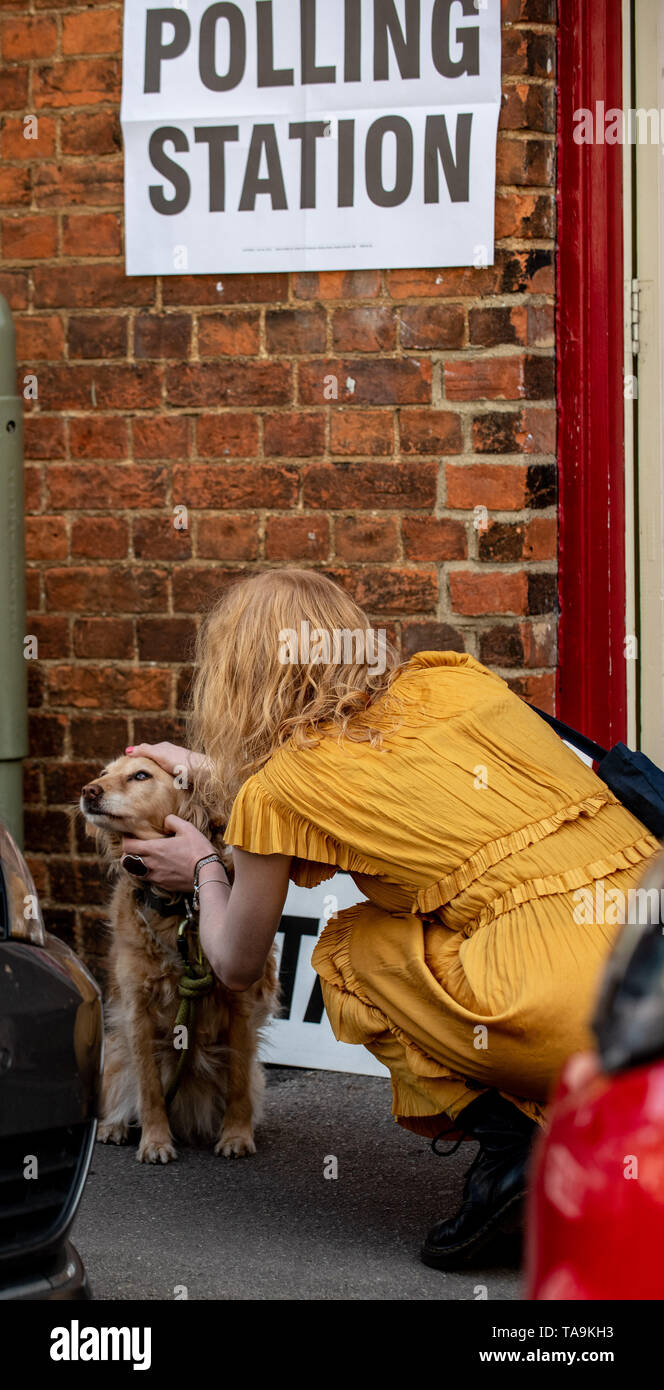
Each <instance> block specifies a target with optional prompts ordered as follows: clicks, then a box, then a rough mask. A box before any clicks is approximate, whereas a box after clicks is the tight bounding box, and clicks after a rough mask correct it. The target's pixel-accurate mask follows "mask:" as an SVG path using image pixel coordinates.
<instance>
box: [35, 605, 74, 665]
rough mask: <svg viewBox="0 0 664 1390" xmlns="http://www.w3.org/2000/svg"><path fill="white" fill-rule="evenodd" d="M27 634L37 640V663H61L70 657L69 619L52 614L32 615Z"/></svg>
mask: <svg viewBox="0 0 664 1390" xmlns="http://www.w3.org/2000/svg"><path fill="white" fill-rule="evenodd" d="M28 629H29V634H30V636H31V637H36V638H37V651H38V660H39V661H53V660H57V661H62V660H63V659H64V660H66V659H67V657H68V656H69V655H70V649H71V643H70V640H69V619H68V618H65V617H55V616H54V615H53V614H52V613H32V614H31V615H30V619H29V622H28Z"/></svg>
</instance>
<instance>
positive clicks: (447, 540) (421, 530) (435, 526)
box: [402, 516, 468, 563]
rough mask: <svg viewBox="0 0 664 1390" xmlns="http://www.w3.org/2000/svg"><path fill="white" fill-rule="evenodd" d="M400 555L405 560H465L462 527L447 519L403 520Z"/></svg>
mask: <svg viewBox="0 0 664 1390" xmlns="http://www.w3.org/2000/svg"><path fill="white" fill-rule="evenodd" d="M402 532H403V548H404V556H405V558H406V559H407V560H433V561H436V562H437V563H441V562H442V561H443V560H465V558H466V556H467V554H468V542H467V537H466V528H465V525H464V523H463V522H462V521H454V520H452V519H451V518H450V517H433V516H427V517H405V518H404V521H403V524H402Z"/></svg>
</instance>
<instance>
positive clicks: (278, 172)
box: [240, 125, 288, 212]
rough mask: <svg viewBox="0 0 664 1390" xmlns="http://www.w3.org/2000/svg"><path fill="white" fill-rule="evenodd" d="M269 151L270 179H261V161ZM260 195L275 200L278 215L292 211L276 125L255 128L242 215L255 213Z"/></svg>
mask: <svg viewBox="0 0 664 1390" xmlns="http://www.w3.org/2000/svg"><path fill="white" fill-rule="evenodd" d="M263 150H265V158H266V160H267V178H264V179H261V178H259V177H258V174H259V170H260V167H261V157H262V154H263ZM259 193H267V194H269V196H270V198H271V199H272V208H273V211H274V212H283V211H284V209H285V208H287V207H288V203H287V202H286V189H285V187H284V176H283V173H282V169H281V160H280V158H279V146H278V144H277V137H276V134H275V129H274V126H273V125H255V126H254V129H253V134H252V137H251V144H250V146H249V154H248V155H247V168H246V172H245V175H244V184H243V185H242V197H241V199H240V212H254V211H255V209H256V198H257V196H258V194H259Z"/></svg>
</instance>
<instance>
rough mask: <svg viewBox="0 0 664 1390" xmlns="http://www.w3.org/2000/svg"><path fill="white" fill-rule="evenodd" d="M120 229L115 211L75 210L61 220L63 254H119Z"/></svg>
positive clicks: (120, 243)
mask: <svg viewBox="0 0 664 1390" xmlns="http://www.w3.org/2000/svg"><path fill="white" fill-rule="evenodd" d="M121 250H122V230H121V226H120V218H119V216H118V214H117V213H116V212H96V213H94V214H91V215H90V216H88V215H87V214H86V213H83V212H77V213H74V215H73V216H71V217H64V218H63V221H62V253H63V255H64V256H119V255H120V252H121Z"/></svg>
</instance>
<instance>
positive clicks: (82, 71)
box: [33, 58, 121, 111]
mask: <svg viewBox="0 0 664 1390" xmlns="http://www.w3.org/2000/svg"><path fill="white" fill-rule="evenodd" d="M120 95H121V68H120V60H119V59H118V58H73V59H72V58H69V59H68V60H67V61H66V62H55V63H48V64H44V66H43V67H38V68H35V70H34V76H33V100H34V104H35V109H36V110H38V111H39V110H41V109H42V108H43V107H49V108H51V109H55V108H58V107H69V106H95V105H96V104H97V103H98V102H102V101H115V102H117V101H119V99H120Z"/></svg>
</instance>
